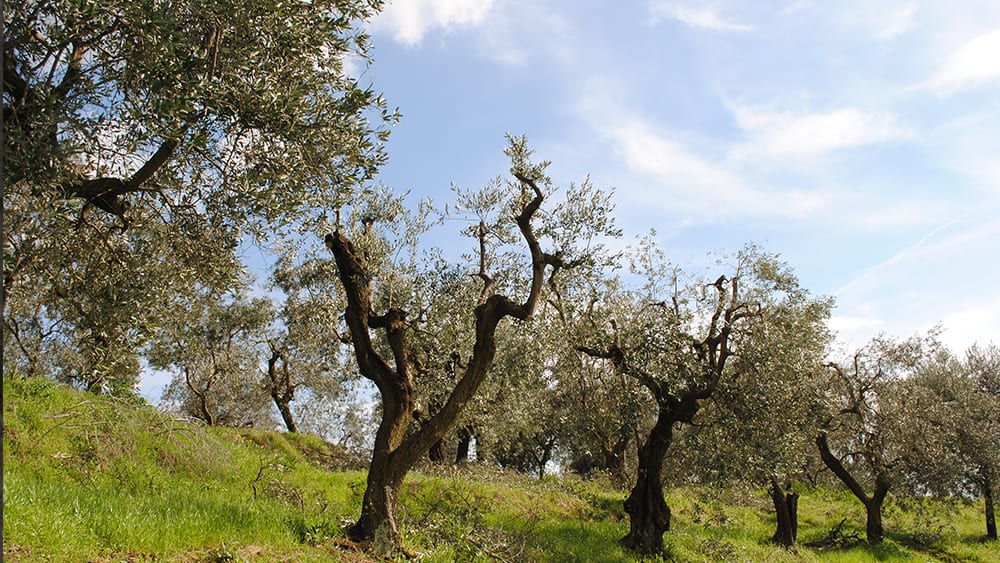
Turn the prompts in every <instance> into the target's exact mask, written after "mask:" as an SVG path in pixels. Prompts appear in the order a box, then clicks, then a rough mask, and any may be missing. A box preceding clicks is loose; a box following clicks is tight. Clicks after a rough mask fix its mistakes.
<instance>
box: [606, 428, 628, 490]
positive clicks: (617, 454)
mask: <svg viewBox="0 0 1000 563" xmlns="http://www.w3.org/2000/svg"><path fill="white" fill-rule="evenodd" d="M628 442H629V437H628V435H624V436H621V437H620V438H619V439H618V441H617V442H615V443H614V444H612V443H611V440H610V439H608V438H605V439H604V440H602V441H601V453H602V454H604V467H605V468H607V470H608V473H610V475H611V479H612V480H613V481H614V482H615V483H619V484H621V483H625V482H626V479H627V475H626V474H625V451H626V449H627V448H628Z"/></svg>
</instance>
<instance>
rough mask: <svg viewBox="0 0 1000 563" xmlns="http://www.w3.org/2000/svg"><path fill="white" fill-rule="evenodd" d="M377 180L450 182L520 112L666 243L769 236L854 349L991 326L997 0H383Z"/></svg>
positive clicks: (566, 172)
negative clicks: (384, 123) (887, 338)
mask: <svg viewBox="0 0 1000 563" xmlns="http://www.w3.org/2000/svg"><path fill="white" fill-rule="evenodd" d="M371 31H372V34H373V40H374V45H375V51H374V58H375V62H374V64H373V65H372V66H371V67H370V68H367V69H363V70H360V69H359V71H358V72H359V73H361V75H362V78H363V79H364V80H370V81H371V84H372V85H373V86H374V87H375V88H376V89H377V90H380V91H382V92H383V93H384V94H385V96H386V97H387V99H388V101H389V103H390V105H392V106H398V107H399V108H400V110H401V112H402V115H403V119H402V122H401V123H400V124H399V125H398V126H397V127H396V128H395V129H394V131H393V134H392V137H391V139H390V142H389V147H388V148H389V155H390V161H389V164H388V165H387V166H386V167H385V168H384V170H383V172H382V175H381V181H382V182H384V183H385V184H387V185H389V186H392V187H394V188H396V189H399V190H410V191H411V192H412V193H413V194H414V197H415V198H416V197H431V198H433V199H434V200H435V201H438V202H444V201H448V200H449V198H450V189H449V186H450V184H451V182H455V183H457V184H460V185H464V186H468V187H472V186H479V185H483V184H485V183H486V182H487V181H488V180H489V179H490V178H492V177H495V176H496V175H498V174H501V173H504V172H505V171H506V170H507V163H506V161H505V157H504V156H503V154H502V149H503V147H504V144H505V141H504V134H505V133H507V132H512V133H515V134H521V133H523V134H526V135H527V136H528V139H529V141H530V144H531V146H532V147H533V148H534V149H535V150H536V154H537V155H538V156H539V157H540V158H544V159H548V160H552V161H553V165H552V168H551V169H550V171H551V175H552V177H553V179H554V180H555V181H556V183H557V184H560V185H567V184H568V183H569V182H574V181H579V180H581V179H582V178H583V177H584V176H585V175H588V174H589V175H590V177H591V179H592V181H593V182H594V183H595V184H596V185H598V186H603V187H608V188H614V189H615V191H616V202H617V215H618V219H619V224H620V225H621V226H622V227H624V228H625V229H626V232H627V233H628V234H629V235H639V234H642V233H644V232H646V231H648V230H649V229H651V228H653V229H656V231H657V232H658V234H659V237H660V240H661V243H662V245H663V246H664V248H666V249H667V250H668V252H669V254H670V256H671V257H672V258H673V259H674V260H675V261H676V262H678V263H680V264H682V265H690V266H691V267H693V268H695V269H697V268H699V267H702V266H703V265H705V264H707V263H708V259H707V258H706V254H707V253H708V252H710V251H725V250H736V249H738V248H739V247H741V246H742V245H743V244H744V243H746V242H750V241H754V242H759V243H761V244H762V245H763V246H764V247H765V248H766V249H768V250H770V251H774V252H778V253H780V254H781V255H782V257H783V258H784V259H785V260H787V261H788V262H789V263H790V264H791V265H792V266H793V267H794V269H795V271H796V272H797V274H798V275H799V278H800V280H801V281H802V283H803V285H805V286H806V287H808V288H809V289H810V290H811V291H813V292H814V293H817V294H825V295H832V296H835V297H836V299H837V303H838V307H837V309H836V311H835V313H834V315H835V316H834V319H833V320H832V323H833V326H834V328H836V329H837V330H838V332H839V334H840V338H841V341H842V342H843V343H845V344H846V345H847V346H850V347H855V346H857V345H860V344H862V343H863V342H864V341H865V340H867V339H868V338H869V337H871V336H873V335H874V334H877V333H879V332H887V333H889V334H893V335H897V336H899V337H906V336H909V335H911V334H913V333H915V332H917V331H925V330H927V329H929V328H931V327H933V326H934V325H935V324H937V323H942V324H943V326H944V327H945V329H946V330H945V333H944V335H943V339H944V340H945V342H946V343H948V344H949V345H950V346H952V348H953V349H955V350H956V351H959V352H960V351H963V350H964V349H965V348H966V347H967V346H968V345H969V344H971V343H973V342H976V341H978V342H980V343H984V344H985V343H988V342H990V341H992V342H994V343H1000V266H998V265H997V257H998V256H1000V251H998V250H1000V221H998V220H997V218H996V216H997V213H998V212H1000V2H996V1H995V0H983V1H973V0H949V1H947V2H944V1H940V0H934V1H926V2H921V1H904V0H901V1H889V0H865V1H854V0H841V1H838V2H829V1H826V0H822V1H821V0H817V1H807V0H802V1H796V0H784V1H771V2H768V1H752V0H743V1H737V0H718V1H711V2H695V1H694V0H686V1H679V2H673V1H659V0H649V1H635V2H606V1H605V2H600V1H542V0H493V1H471V0H396V2H394V3H390V4H389V5H388V6H387V8H386V10H385V11H384V12H383V13H382V14H381V15H380V16H378V18H377V19H376V20H375V22H373V24H372V28H371Z"/></svg>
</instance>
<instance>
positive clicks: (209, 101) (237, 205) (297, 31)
mask: <svg viewBox="0 0 1000 563" xmlns="http://www.w3.org/2000/svg"><path fill="white" fill-rule="evenodd" d="M378 8H379V2H377V1H366V0H320V1H315V2H290V1H286V0H250V1H249V2H231V1H227V0H223V1H218V0H211V1H207V0H170V1H167V0H100V1H97V0H26V1H23V2H6V3H4V8H3V10H4V45H3V77H4V80H3V120H4V151H5V158H4V172H3V173H4V182H3V183H4V233H3V237H4V240H3V244H4V249H3V255H4V278H3V293H2V297H3V299H2V312H3V314H4V320H5V329H6V330H5V338H4V346H5V351H6V352H7V353H9V354H10V355H9V356H7V358H8V359H9V360H13V361H14V362H15V363H17V364H18V365H19V367H20V368H23V369H22V372H24V373H47V374H49V375H53V376H57V377H61V378H65V379H70V380H74V381H78V382H79V383H80V385H81V386H84V387H89V388H92V389H99V388H109V387H110V388H111V389H112V390H114V389H127V388H129V387H130V386H131V385H132V384H133V383H134V379H135V377H136V373H137V366H138V362H137V360H136V353H137V350H138V349H139V348H140V347H141V346H142V344H143V343H144V342H145V341H147V340H148V339H149V337H150V336H151V335H152V334H154V333H155V332H156V328H157V325H158V324H159V323H160V322H162V321H163V320H164V319H165V318H168V317H169V316H170V315H172V314H173V309H174V307H176V306H177V305H178V304H179V303H180V302H181V301H183V298H184V297H185V296H187V295H191V294H194V293H195V292H197V291H198V288H201V287H216V288H219V289H220V290H222V291H224V290H225V289H226V288H229V287H235V285H236V284H237V280H238V277H239V274H238V270H239V261H238V259H237V256H236V249H237V246H238V245H239V243H241V242H242V241H243V240H245V238H246V237H248V236H250V237H256V238H258V239H259V238H265V237H266V236H269V235H270V234H273V233H275V232H277V231H280V230H282V229H284V228H286V227H289V226H291V225H309V224H310V223H311V222H314V221H315V220H316V219H317V218H318V217H319V216H321V214H322V212H321V209H323V208H324V207H325V206H326V205H328V204H329V203H330V202H332V201H338V200H344V199H346V198H348V197H349V195H350V194H351V193H353V192H354V191H355V190H356V189H358V187H359V186H360V185H361V184H362V183H363V182H364V181H366V180H367V179H369V178H371V177H372V176H373V175H374V173H375V171H376V169H377V167H378V166H379V165H380V164H381V162H382V161H383V160H384V154H383V150H382V141H383V140H384V139H385V135H386V134H387V126H388V124H389V123H391V122H392V121H393V119H394V115H393V114H391V113H390V112H388V111H386V110H385V107H384V103H383V101H382V100H381V98H380V97H379V96H378V95H377V94H376V93H375V92H374V91H373V90H371V89H370V88H365V87H362V86H359V85H358V84H357V82H356V81H355V80H354V79H352V78H351V77H350V76H349V75H348V73H347V72H346V71H345V65H346V64H347V61H348V59H350V58H360V59H361V60H366V58H367V53H368V38H367V37H366V35H365V34H364V33H362V32H361V31H359V27H360V25H361V24H362V23H363V22H364V20H366V19H368V18H369V17H370V16H372V15H373V14H374V13H375V12H376V11H377V9H378Z"/></svg>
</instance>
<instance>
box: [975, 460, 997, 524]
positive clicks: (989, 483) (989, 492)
mask: <svg viewBox="0 0 1000 563" xmlns="http://www.w3.org/2000/svg"><path fill="white" fill-rule="evenodd" d="M979 471H980V473H982V476H983V501H984V503H985V504H986V539H988V540H995V539H997V515H996V508H995V502H994V500H993V479H992V478H991V477H992V472H991V471H990V469H989V468H988V467H986V466H982V467H980V468H979Z"/></svg>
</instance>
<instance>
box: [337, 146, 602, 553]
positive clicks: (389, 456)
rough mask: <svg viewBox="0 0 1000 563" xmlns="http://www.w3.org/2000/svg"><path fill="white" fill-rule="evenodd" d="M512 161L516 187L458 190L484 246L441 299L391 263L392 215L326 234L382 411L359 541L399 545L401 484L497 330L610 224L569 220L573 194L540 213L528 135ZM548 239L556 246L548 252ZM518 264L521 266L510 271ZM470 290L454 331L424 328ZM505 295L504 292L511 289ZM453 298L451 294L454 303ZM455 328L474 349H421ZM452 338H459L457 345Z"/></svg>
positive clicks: (447, 424)
mask: <svg viewBox="0 0 1000 563" xmlns="http://www.w3.org/2000/svg"><path fill="white" fill-rule="evenodd" d="M507 154H508V156H510V157H511V160H512V169H511V172H512V174H513V176H514V178H515V179H516V181H515V182H501V181H499V180H498V181H497V182H494V183H493V184H492V185H491V186H489V187H488V188H487V189H486V190H483V191H481V192H475V193H471V194H460V201H459V207H460V208H463V209H467V210H468V211H469V212H471V213H473V214H475V215H477V216H478V217H477V219H478V220H477V221H474V222H472V226H471V228H470V229H469V230H468V231H467V233H468V234H470V235H472V236H473V237H474V239H475V240H476V243H477V250H476V251H475V253H474V254H473V255H471V256H470V258H471V264H470V269H469V270H468V271H467V275H466V276H464V277H462V278H459V279H453V278H452V279H450V281H449V282H448V283H445V284H442V285H440V286H438V287H436V288H433V289H434V291H435V292H439V293H437V294H436V295H424V294H421V292H420V291H416V290H415V288H418V287H420V284H421V283H424V282H426V280H427V279H428V277H427V276H423V275H421V274H420V272H419V268H417V267H416V265H415V264H416V262H417V260H416V259H415V258H414V257H413V256H410V257H409V258H410V260H409V263H408V264H409V265H406V264H402V263H394V262H393V261H392V260H391V258H392V257H393V254H394V253H395V252H396V251H397V250H399V248H400V247H399V246H398V245H390V244H386V243H385V242H384V240H383V241H381V242H380V241H379V240H378V232H377V225H378V222H379V220H380V219H384V220H388V221H390V222H392V221H395V222H398V219H395V217H394V216H389V217H384V218H383V217H379V216H378V214H377V213H371V212H369V211H368V210H366V209H357V210H355V213H354V214H353V216H352V217H353V224H354V228H355V231H354V233H353V236H352V237H349V236H348V233H347V232H345V231H344V230H343V229H341V228H338V229H337V230H335V231H334V232H332V233H330V234H328V235H327V236H326V244H327V246H328V247H329V248H330V250H331V251H332V253H333V256H334V259H335V260H336V264H337V270H338V277H339V280H340V285H341V286H342V289H343V292H344V296H345V299H346V308H345V311H344V318H345V321H346V325H347V329H348V331H347V333H346V334H344V335H342V336H343V338H345V339H349V341H350V343H351V345H352V347H353V350H354V356H355V359H356V362H357V365H358V370H359V371H360V373H361V375H362V376H364V377H365V378H367V379H369V380H371V381H372V382H374V383H375V385H376V386H377V388H378V393H379V396H380V400H381V406H382V412H381V421H380V423H379V427H378V430H377V433H376V436H375V444H374V449H373V452H372V459H371V464H370V466H369V471H368V478H367V488H366V489H365V494H364V498H363V501H362V507H361V515H360V517H359V519H358V521H357V522H356V523H355V524H354V525H353V526H352V527H351V528H350V531H349V533H350V535H351V537H353V538H355V539H357V540H371V539H374V538H375V537H376V536H377V535H379V536H382V537H387V538H389V539H390V540H392V541H393V542H394V543H397V542H398V527H397V523H396V508H397V503H398V496H399V491H400V486H401V485H402V482H403V478H404V477H405V475H406V474H407V472H408V471H409V470H410V469H411V468H412V467H413V465H414V464H415V463H417V461H418V460H420V459H421V458H422V457H423V456H425V455H427V452H428V451H429V450H430V449H431V447H433V446H434V445H435V444H436V443H438V442H439V441H440V440H441V439H442V437H444V436H445V434H446V433H447V432H448V431H449V430H451V429H452V428H453V426H454V425H455V423H456V421H458V420H459V417H460V415H461V414H462V412H463V410H464V409H465V408H466V406H467V405H468V404H469V402H470V400H471V399H472V397H473V396H474V395H475V393H476V392H477V390H478V389H479V387H480V386H481V385H482V384H483V382H484V380H485V379H486V377H487V375H488V374H489V371H490V367H491V364H492V363H493V360H494V358H495V356H496V354H497V348H498V346H502V345H503V343H502V342H498V341H497V328H498V325H499V324H500V323H501V321H503V320H504V319H506V318H511V319H513V320H516V321H520V322H527V321H529V320H531V318H532V316H533V315H534V314H535V312H536V309H537V308H538V307H539V304H540V302H541V301H542V300H543V299H544V294H545V291H546V281H547V280H551V279H552V277H553V276H555V274H556V272H558V271H560V270H561V269H563V268H566V267H567V266H572V265H574V264H576V263H577V259H576V257H573V256H571V253H570V251H571V250H572V249H573V246H572V244H567V245H565V246H564V245H563V244H561V242H562V241H563V240H566V239H565V238H564V237H565V236H566V234H567V233H568V232H569V231H570V230H572V229H577V230H581V231H580V232H581V233H582V234H583V235H585V236H583V237H580V236H575V235H574V236H573V237H572V238H573V239H574V242H575V243H577V244H579V242H580V239H581V238H587V235H592V234H593V231H594V228H595V227H594V225H601V224H604V223H603V218H602V217H597V218H596V219H595V220H594V221H591V222H589V223H588V222H586V221H581V219H582V218H581V217H566V214H565V213H564V212H563V211H562V210H561V209H565V208H566V207H571V206H572V205H575V204H577V203H578V202H579V198H577V199H576V200H574V199H573V198H568V200H567V203H566V204H565V205H564V206H563V208H557V209H555V210H553V211H552V212H550V213H549V214H545V215H543V214H541V208H542V205H543V202H544V201H545V199H546V197H547V195H548V193H547V192H548V191H549V190H550V189H551V183H550V180H549V179H548V178H547V177H546V176H545V173H544V171H545V167H546V165H547V163H542V164H533V163H532V162H530V160H529V159H530V156H531V153H530V151H528V149H527V148H526V146H525V141H524V139H523V138H512V139H511V140H510V146H509V147H508V149H507ZM608 209H609V206H606V207H604V208H602V209H598V210H592V212H593V213H599V214H602V215H603V214H605V213H606V212H607V211H608ZM397 226H398V225H397ZM352 238H353V239H354V240H352ZM518 239H520V243H521V244H523V246H524V247H527V252H528V256H527V260H524V258H523V254H520V257H519V256H518V255H517V254H512V253H513V252H514V249H515V248H516V246H515V243H516V242H517V241H518ZM356 241H363V244H362V243H361V242H359V243H358V244H356ZM543 241H551V242H552V243H553V244H556V245H558V247H557V249H555V250H553V251H546V250H543V248H542V242H543ZM522 253H523V251H522ZM516 264H520V268H509V269H507V268H502V266H507V265H516ZM439 267H440V264H439ZM494 269H497V270H499V271H494ZM525 271H526V272H527V275H524V273H523V272H525ZM430 278H431V279H433V276H431V277H430ZM469 283H475V284H479V286H480V287H479V291H478V292H474V294H473V300H471V301H470V302H468V303H466V304H465V310H464V314H462V315H453V316H450V317H449V316H445V317H443V318H448V319H449V320H450V322H448V324H447V326H430V325H424V324H423V323H424V321H425V320H427V319H435V318H442V317H437V316H436V315H435V314H434V313H433V312H432V311H430V310H429V309H431V308H434V307H437V306H445V307H451V308H454V307H455V303H454V302H452V303H448V301H453V300H454V299H456V298H459V299H460V298H461V296H462V295H468V294H469V293H470V292H467V291H463V290H461V289H460V287H459V286H460V285H462V284H469ZM423 287H425V288H427V286H423ZM501 289H504V290H505V292H504V293H501ZM447 296H451V299H445V298H444V297H447ZM452 310H453V311H455V310H460V309H452ZM456 327H466V328H467V329H468V330H469V333H468V336H467V337H466V339H465V340H464V342H465V345H464V346H468V345H469V343H471V349H469V348H465V347H464V346H463V347H462V348H460V349H457V350H456V349H435V347H434V346H421V345H420V344H421V341H422V340H425V339H427V338H429V337H428V336H427V333H429V334H430V335H433V334H435V333H437V332H440V331H450V330H454V329H455V328H456ZM377 335H381V337H380V338H378V337H377ZM446 341H448V342H452V343H453V344H457V343H459V342H460V340H457V339H451V338H449V339H446ZM446 365H452V366H453V368H454V369H455V379H454V380H452V382H451V383H450V385H451V388H450V390H449V391H448V392H447V393H446V399H445V400H444V401H443V402H442V403H441V404H440V406H439V407H438V408H437V409H436V410H433V412H423V408H428V407H429V405H428V406H425V405H420V406H421V416H420V420H419V421H417V420H416V415H415V413H416V412H417V408H418V404H419V402H420V400H421V392H420V389H419V387H420V383H421V381H422V380H424V378H425V377H426V374H427V372H428V371H429V370H434V369H443V367H444V366H446ZM437 379H438V380H445V381H446V380H447V379H448V378H437ZM430 410H431V409H430V408H428V411H430Z"/></svg>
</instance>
